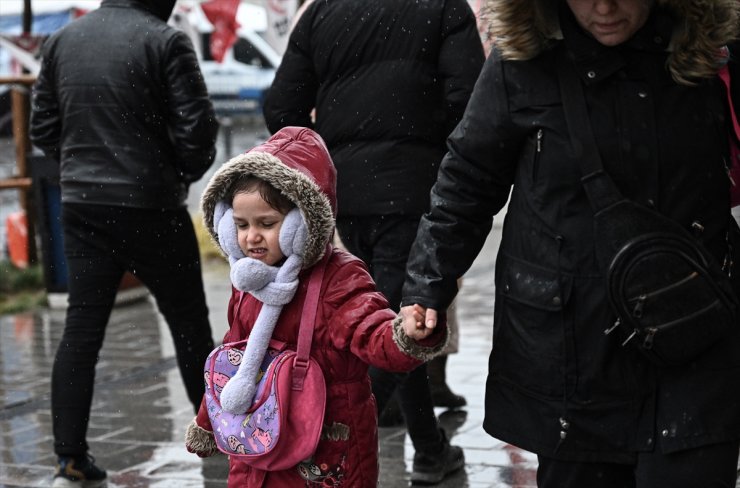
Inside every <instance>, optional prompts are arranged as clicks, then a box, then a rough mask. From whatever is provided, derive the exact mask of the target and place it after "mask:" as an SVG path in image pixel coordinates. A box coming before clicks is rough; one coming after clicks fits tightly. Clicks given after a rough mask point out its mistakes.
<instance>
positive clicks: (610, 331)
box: [604, 317, 622, 335]
mask: <svg viewBox="0 0 740 488" xmlns="http://www.w3.org/2000/svg"><path fill="white" fill-rule="evenodd" d="M621 323H622V319H620V318H619V317H617V320H615V321H614V325H612V326H611V327H609V328H608V329H605V330H604V335H609V334H611V333H612V332H614V329H616V328H617V327H619V324H621Z"/></svg>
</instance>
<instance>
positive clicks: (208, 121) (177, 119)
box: [165, 32, 218, 183]
mask: <svg viewBox="0 0 740 488" xmlns="http://www.w3.org/2000/svg"><path fill="white" fill-rule="evenodd" d="M167 51H168V52H167V58H166V61H165V63H166V65H165V76H166V79H167V85H168V87H169V90H168V98H167V107H168V111H169V124H168V125H169V133H170V137H171V139H172V144H173V147H174V149H175V164H176V165H177V167H178V170H179V172H180V175H181V177H182V180H183V181H184V182H186V183H191V182H193V181H196V180H198V179H199V178H200V177H201V176H203V174H204V173H205V172H206V171H207V170H208V168H209V167H210V166H211V164H212V163H213V160H214V158H215V156H216V147H215V144H216V136H217V134H218V121H217V120H216V114H215V112H214V110H213V105H212V104H211V101H210V100H209V98H208V92H207V90H206V85H205V82H204V81H203V75H202V73H201V71H200V68H199V66H198V59H197V57H196V55H195V51H194V49H193V46H192V44H191V42H190V39H188V37H187V36H186V35H185V34H184V33H181V32H179V33H178V34H177V35H175V36H173V37H172V40H171V41H170V45H169V46H168V50H167Z"/></svg>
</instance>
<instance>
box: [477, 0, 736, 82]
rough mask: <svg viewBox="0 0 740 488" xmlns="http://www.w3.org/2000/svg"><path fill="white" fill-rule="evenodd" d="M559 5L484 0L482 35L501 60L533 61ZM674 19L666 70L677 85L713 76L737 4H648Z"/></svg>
mask: <svg viewBox="0 0 740 488" xmlns="http://www.w3.org/2000/svg"><path fill="white" fill-rule="evenodd" d="M563 1H565V0H487V3H486V6H485V7H484V13H483V17H484V18H486V19H487V20H488V21H489V28H488V35H489V38H490V39H491V41H492V42H493V43H494V46H495V47H496V48H497V49H498V50H499V51H500V52H501V54H502V57H503V58H504V59H510V60H526V59H532V58H534V57H536V56H537V55H538V54H539V53H540V52H542V51H543V50H544V49H546V48H547V47H548V45H549V44H550V42H551V41H552V40H554V39H558V38H559V37H561V34H560V27H559V25H558V14H557V8H558V3H559V2H563ZM654 2H655V6H656V7H662V8H665V9H666V10H667V11H668V12H670V13H671V14H672V15H673V16H674V18H675V19H676V24H675V27H674V31H673V38H672V39H671V45H670V51H671V54H670V55H669V57H668V69H669V70H670V72H671V75H672V76H673V79H674V80H676V82H678V83H683V84H691V80H696V79H698V78H710V77H712V76H715V75H716V74H717V67H718V64H719V63H720V60H721V56H720V55H719V53H720V50H721V48H722V47H724V46H726V45H727V44H729V43H730V42H732V41H733V40H735V39H737V37H738V27H739V22H740V2H738V0H654Z"/></svg>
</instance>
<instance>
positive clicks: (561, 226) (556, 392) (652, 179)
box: [403, 0, 740, 488]
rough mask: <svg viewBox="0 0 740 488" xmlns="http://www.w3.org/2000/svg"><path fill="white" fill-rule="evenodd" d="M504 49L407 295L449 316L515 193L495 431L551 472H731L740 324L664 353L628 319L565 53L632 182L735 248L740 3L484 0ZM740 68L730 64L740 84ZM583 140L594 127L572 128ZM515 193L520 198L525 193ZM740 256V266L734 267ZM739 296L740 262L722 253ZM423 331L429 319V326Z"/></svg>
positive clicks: (661, 481) (612, 482)
mask: <svg viewBox="0 0 740 488" xmlns="http://www.w3.org/2000/svg"><path fill="white" fill-rule="evenodd" d="M489 7H490V11H491V12H492V16H493V22H492V24H491V25H492V33H493V34H494V36H495V49H494V52H493V54H492V55H491V57H490V58H489V59H488V60H487V62H486V64H485V66H484V68H483V72H482V73H481V76H480V78H479V79H478V83H477V85H476V87H475V90H474V92H473V95H472V97H471V100H470V103H469V104H468V107H467V110H466V113H465V115H464V117H463V120H462V121H461V122H460V124H459V125H458V127H457V128H456V129H455V131H454V132H453V133H452V134H451V135H450V138H449V139H448V153H447V155H446V156H445V158H444V159H443V161H442V164H441V167H440V170H439V174H438V179H437V182H436V184H435V186H434V188H433V190H432V194H431V210H430V212H429V213H428V214H427V215H426V216H425V217H424V218H423V219H422V222H421V225H420V228H419V233H418V235H417V238H416V243H415V245H414V247H413V249H412V251H411V257H410V259H409V263H408V270H407V271H408V273H407V279H406V283H405V285H404V299H403V304H404V305H405V307H404V311H405V312H406V313H411V311H412V308H411V305H413V304H419V305H421V306H423V307H425V308H426V309H427V311H426V314H427V316H426V320H427V322H428V323H430V325H432V326H433V325H434V324H435V323H436V310H444V309H445V308H446V307H447V306H448V304H449V303H450V301H451V300H452V299H453V297H454V295H455V293H456V290H457V288H456V286H455V280H456V278H457V277H458V276H461V275H462V274H463V273H464V272H465V271H466V270H467V269H468V268H469V267H470V265H471V264H472V262H473V260H474V258H475V257H476V255H477V253H478V252H479V251H480V249H481V247H482V245H483V243H484V241H485V239H486V237H487V235H488V233H489V231H490V229H491V225H492V219H493V216H494V215H495V214H496V213H498V212H499V211H500V210H501V209H502V208H503V206H504V205H505V204H506V202H507V200H509V196H510V200H509V204H508V211H507V215H506V218H505V221H504V226H503V237H502V242H501V247H500V250H499V254H498V258H497V261H496V269H495V274H496V281H495V283H496V301H495V314H494V332H493V349H492V353H491V357H490V361H489V375H488V381H487V388H486V417H485V421H484V428H485V430H486V432H488V433H489V434H490V435H491V436H494V437H496V438H498V439H501V440H503V441H506V442H509V443H511V444H514V445H516V446H519V447H521V448H523V449H526V450H529V451H532V452H534V453H536V454H537V455H538V458H539V469H538V475H537V476H538V486H541V487H545V488H550V487H568V488H584V487H588V488H594V487H596V488H600V487H610V488H611V487H615V488H616V487H620V488H621V487H639V488H648V487H649V488H655V487H664V486H665V487H671V488H677V487H687V488H689V487H691V488H696V487H702V488H706V487H720V486H727V487H734V486H735V477H736V466H737V459H738V439H740V334H738V332H737V330H738V328H735V329H733V330H732V331H731V332H729V333H727V334H726V335H725V336H724V337H722V339H721V340H719V341H717V342H716V343H715V344H714V345H713V346H712V347H710V348H709V349H708V350H707V351H705V352H704V353H702V354H700V355H698V356H697V357H695V358H693V359H692V360H690V361H689V362H688V363H686V364H683V365H681V366H675V367H670V368H660V367H657V366H654V365H653V364H652V363H650V362H649V361H647V360H646V359H645V358H644V357H643V356H642V355H640V353H639V352H638V351H637V349H636V348H634V347H633V344H632V343H628V344H627V345H625V346H623V345H622V343H623V341H624V340H625V337H624V336H623V335H620V334H619V333H611V334H604V331H605V329H608V328H609V327H610V326H611V325H612V324H613V323H614V322H615V318H616V317H615V314H614V312H613V311H612V310H611V307H610V306H609V302H608V300H607V296H606V287H605V280H604V271H603V269H602V267H601V266H600V265H599V262H598V260H597V258H596V256H597V251H598V250H597V249H596V246H595V235H594V227H593V216H594V213H593V210H592V208H591V206H590V204H589V201H588V199H587V197H586V193H585V192H584V188H583V185H582V183H581V180H580V179H581V169H580V166H579V161H578V159H577V158H576V157H575V156H574V154H575V152H574V151H573V149H572V145H571V134H569V132H568V128H567V124H566V120H565V116H564V111H563V103H562V100H561V94H560V93H561V92H560V83H559V81H558V63H561V62H563V63H569V64H571V65H572V66H569V68H568V69H572V70H575V76H577V78H578V79H579V82H580V84H581V86H582V88H583V91H584V94H585V101H586V109H587V112H588V115H589V117H588V118H589V120H590V124H591V126H592V128H593V132H594V134H595V138H596V142H597V147H598V150H599V153H600V154H601V158H602V159H603V164H604V168H605V170H606V173H608V174H609V175H610V176H611V177H612V179H613V180H614V182H615V184H616V186H617V187H618V189H619V190H620V191H621V192H622V194H623V195H624V196H626V197H627V198H629V199H631V200H633V201H635V202H637V203H638V204H641V205H645V206H648V207H652V208H654V209H656V210H658V211H659V212H660V213H661V214H663V215H665V216H667V217H669V218H670V219H672V220H674V221H675V222H677V223H678V224H680V225H681V226H683V227H685V228H687V229H693V232H694V234H695V235H698V237H699V239H700V241H701V242H702V244H703V245H704V246H705V247H706V249H707V250H708V251H709V252H710V253H711V254H712V255H713V256H714V258H715V260H716V261H717V262H719V263H722V262H727V263H730V262H732V261H734V262H735V263H738V262H740V260H739V259H738V258H740V256H737V250H738V249H740V243H737V244H735V246H734V247H733V246H731V245H730V243H731V242H730V241H731V240H728V238H727V236H728V235H730V236H731V235H732V234H733V233H736V232H737V225H736V224H735V221H734V220H733V219H732V217H731V214H730V197H729V194H730V185H731V183H730V179H729V178H728V176H727V163H726V161H729V144H728V141H729V137H728V135H729V134H730V130H731V129H730V128H731V126H732V125H731V124H732V122H731V118H730V112H729V106H728V103H727V96H726V94H725V91H724V85H723V84H722V82H721V80H720V79H719V78H718V76H717V71H718V69H719V67H720V66H721V65H722V64H724V63H726V62H729V65H730V71H731V72H736V69H737V67H736V65H735V64H734V62H733V60H732V58H731V56H728V55H727V50H725V49H723V48H724V47H725V46H726V45H728V44H730V43H731V42H732V41H733V40H734V38H735V36H736V35H737V29H738V3H737V2H736V1H735V0H715V1H705V0H688V1H678V0H655V1H653V0H558V1H546V0H489ZM738 79H740V73H737V75H736V76H735V78H734V83H735V84H737V83H738V81H737V80H738ZM575 135H576V138H578V137H581V136H582V134H575ZM510 193H511V195H510ZM735 267H737V264H736V265H735ZM725 271H726V272H728V273H730V274H731V277H732V279H733V286H734V287H735V293H736V294H737V290H739V289H740V283H739V281H740V279H739V278H740V270H738V269H735V270H732V269H730V268H726V270H725ZM419 334H420V335H423V334H424V332H423V331H419Z"/></svg>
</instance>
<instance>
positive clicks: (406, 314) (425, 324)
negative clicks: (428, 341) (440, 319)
mask: <svg viewBox="0 0 740 488" xmlns="http://www.w3.org/2000/svg"><path fill="white" fill-rule="evenodd" d="M401 317H402V318H403V331H404V332H405V333H406V335H407V336H408V337H410V338H411V339H414V340H416V341H419V340H421V339H425V338H427V337H429V336H430V335H431V334H432V332H434V328H435V327H436V326H437V311H436V310H434V309H433V308H424V307H422V306H421V305H419V304H415V305H406V306H405V307H401Z"/></svg>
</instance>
